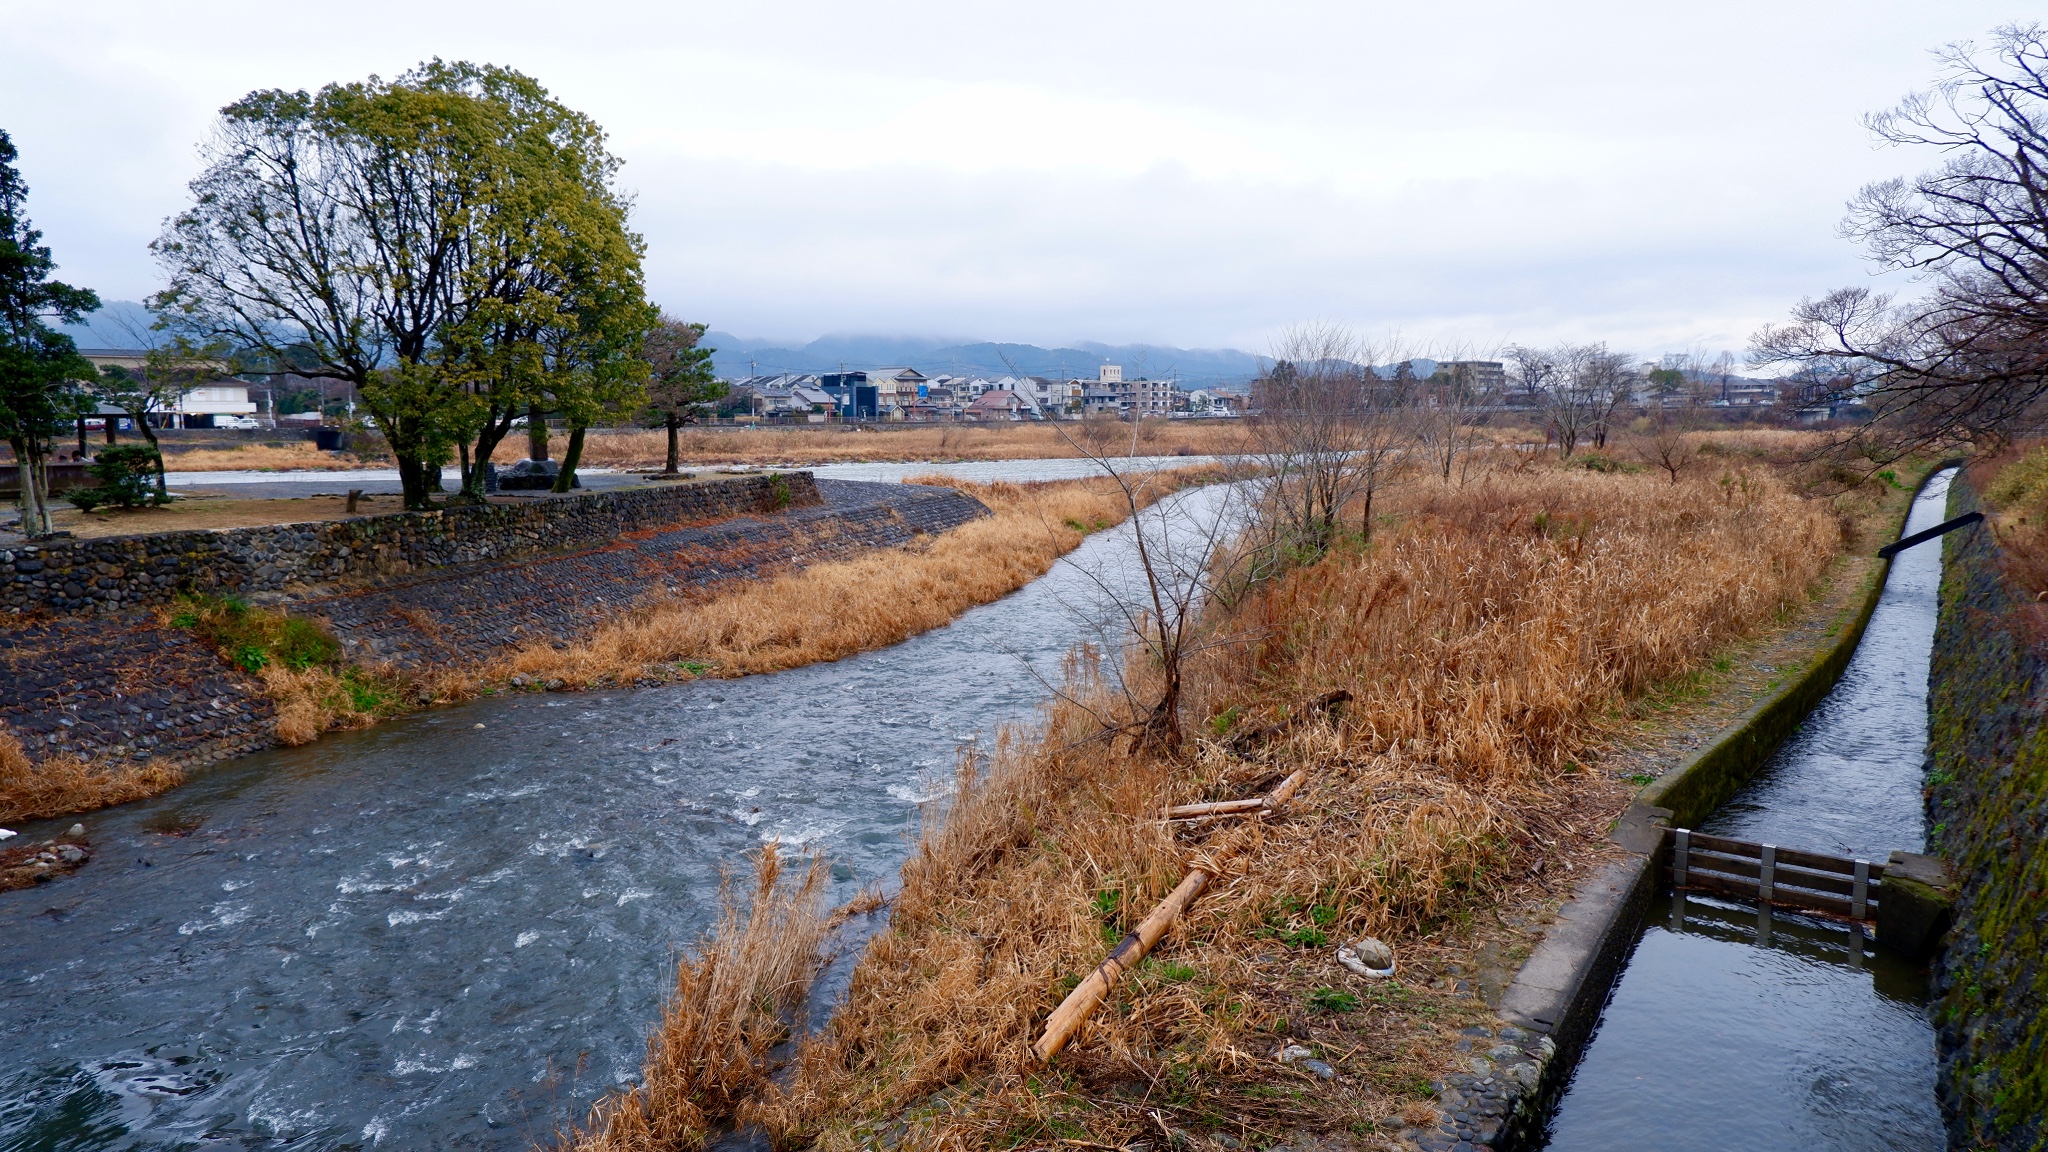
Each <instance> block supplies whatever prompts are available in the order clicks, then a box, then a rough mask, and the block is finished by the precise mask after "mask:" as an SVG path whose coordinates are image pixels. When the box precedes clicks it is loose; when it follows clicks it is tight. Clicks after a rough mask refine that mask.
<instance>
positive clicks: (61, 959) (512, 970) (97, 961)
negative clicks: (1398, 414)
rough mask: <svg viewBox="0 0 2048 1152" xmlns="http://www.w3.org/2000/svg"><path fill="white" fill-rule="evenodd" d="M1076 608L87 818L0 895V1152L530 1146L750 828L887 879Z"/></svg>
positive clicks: (1192, 497)
mask: <svg viewBox="0 0 2048 1152" xmlns="http://www.w3.org/2000/svg"><path fill="white" fill-rule="evenodd" d="M1029 476H1030V474H1029V473H1028V472H1027V473H1024V475H1021V476H1019V477H1018V478H1029ZM1180 499H1182V500H1185V501H1189V502H1191V507H1193V508H1194V509H1196V510H1199V509H1200V508H1201V507H1203V506H1204V504H1205V502H1220V500H1221V496H1220V494H1219V493H1218V492H1217V490H1212V489H1199V490H1195V491H1191V492H1189V493H1185V494H1183V496H1182V497H1181V498H1180ZM1129 546H1130V545H1129V534H1128V532H1127V531H1124V530H1111V531H1108V532H1104V533H1102V534H1100V535H1099V536H1097V537H1094V538H1092V539H1090V540H1089V541H1088V542H1086V543H1084V544H1083V545H1082V546H1081V549H1080V550H1078V551H1077V553H1076V554H1075V557H1074V559H1075V560H1077V561H1078V562H1080V563H1082V564H1085V565H1087V566H1089V567H1091V568H1094V569H1096V570H1111V571H1113V570H1115V569H1117V568H1118V566H1119V565H1120V564H1121V562H1122V558H1123V557H1124V556H1125V555H1127V554H1128V551H1129ZM1094 586H1095V585H1094V582H1093V581H1091V580H1090V579H1089V578H1088V577H1087V576H1086V575H1084V574H1083V572H1082V571H1081V570H1077V569H1076V568H1074V567H1070V566H1067V565H1062V566H1060V567H1057V568H1055V569H1054V571H1053V572H1052V573H1051V574H1050V575H1048V576H1046V577H1044V578H1042V579H1040V580H1039V581H1037V582H1036V583H1034V584H1032V585H1030V586H1029V587H1027V588H1025V589H1023V590H1022V591H1020V592H1018V593H1016V594H1014V595H1012V596H1010V597H1008V598H1007V599H1004V600H1002V601H999V602H997V603H994V604H991V605H987V606H985V607H982V608H979V609H975V610H973V611H971V612H968V613H967V614H965V615H963V616H962V617H961V618H960V619H959V620H957V621H956V622H954V623H953V624H952V625H950V626H948V627H946V628H943V629H939V630H936V631H933V632H929V633H926V634H925V635H922V636H919V637H916V638H914V639H912V640H910V641H907V642H905V643H903V644H900V645H898V646H896V647H894V648H889V649H885V650H881V651H876V652H872V653H868V654H865V655H862V656H856V657H852V658H850V659H847V660H842V661H839V662H837V663H833V664H822V665H814V666H811V667H808V668H800V669H795V670H793V671H789V672H783V673H778V674H774V675H764V676H755V677H749V678H746V679H742V680H731V681H705V682H699V683H694V684H688V685H679V686H671V687H663V688H653V689H644V690H634V691H615V692H591V693H581V694H560V695H555V694H550V695H539V696H522V697H519V698H517V699H505V698H496V699H489V700H483V701H478V702H475V703H472V704H468V705H463V706H459V707H454V708H446V709H439V710H436V711H433V712H430V713H425V714H422V715H418V716H414V717H411V718H408V719H404V720H401V721H398V722H395V723H392V724H388V725H385V726H383V727H380V728H376V729H372V730H369V731H366V732H358V733H351V734H344V735H339V736H333V737H328V738H325V739H322V740H321V741H319V742H317V743H315V744H312V745H309V746H307V747H303V748H297V749H280V750H275V751H270V752H265V753H261V754H258V755H254V756H248V757H243V758H241V759H238V760H235V761H232V762H230V763H227V764H224V765H221V766H219V767H217V768H214V769H211V770H208V771H205V772H201V773H198V774H197V775H196V776H195V778H194V779H193V780H192V781H191V782H190V783H188V784H186V785H185V786H184V787H182V788H179V789H177V790H176V791H174V792H172V793H170V794H168V795H166V796H164V797H161V798H159V799H157V800H154V801H148V802H143V803H138V804H132V805H128V806H125V807H122V808H118V809H113V810H110V811H107V812H103V813H99V814H95V815H91V816H88V817H86V818H85V820H86V823H87V825H88V827H89V829H90V831H91V836H92V839H93V841H94V843H95V844H96V845H97V846H98V848H99V853H98V855H97V856H96V857H95V859H94V861H93V862H92V863H91V864H90V865H89V866H87V867H86V868H85V869H83V870H82V871H80V872H78V873H77V874H76V875H74V876H71V877H67V878H65V879H63V880H60V881H58V882H56V883H53V884H50V885H46V886H41V887H38V888H34V889H28V890H24V891H20V892H14V893H0V1149H4V1150H17V1149H18V1150H27V1149H52V1148H63V1149H78V1150H83V1149H185V1148H197V1147H201V1146H206V1147H217V1146H227V1147H238V1148H282V1147H287V1146H289V1147H291V1148H307V1149H344V1148H366V1147H371V1146H377V1145H382V1146H385V1147H398V1148H427V1147H433V1148H492V1149H515V1148H519V1149H523V1148H528V1147H531V1146H533V1145H534V1144H535V1143H536V1142H545V1141H546V1140H547V1139H548V1137H549V1136H550V1135H551V1134H552V1133H554V1132H556V1131H558V1130H560V1129H561V1128H562V1127H563V1126H565V1125H567V1124H569V1123H572V1122H574V1121H576V1120H579V1119H581V1118H582V1117H583V1116H584V1115H585V1113H586V1111H587V1109H588V1107H589V1105H590V1103H591V1101H592V1100H594V1099H595V1098H596V1097H598V1096H599V1095H601V1094H602V1093H603V1092H604V1091H606V1090H607V1089H609V1088H611V1087H613V1086H615V1085H617V1084H620V1083H621V1082H624V1081H627V1080H630V1079H634V1078H636V1077H637V1074H638V1070H639V1067H640V1060H641V1056H642V1051H643V1039H644V1036H645V1034H646V1029H647V1028H648V1026H649V1025H650V1024H651V1023H652V1022H653V1021H654V1020H655V1018H656V1016H657V1014H658V1006H659V1002H660V998H661V995H662V993H663V991H664V989H665V987H666V983H667V981H668V979H669V977H670V975H671V973H672V971H673V960H674V957H675V955H676V954H677V952H678V951H679V950H680V949H682V948H684V947H687V946H688V945H690V944H691V943H692V942H694V941H696V940H698V939H699V938H701V936H702V935H703V933H704V932H705V930H706V929H707V928H708V926H709V924H710V922H711V919H712V917H713V915H714V913H715V910H716V903H717V895H718V890H719V879H720V875H721V872H722V870H725V869H729V868H735V867H739V868H743V867H744V865H745V859H746V854H747V853H748V852H749V851H750V850H751V849H754V848H757V847H758V846H759V845H760V844H761V843H762V842H763V841H766V840H769V839H771V838H773V839H779V840H780V841H781V842H783V843H784V844H803V845H807V846H811V847H815V848H818V849H820V850H822V851H824V852H825V853H826V854H827V855H828V856H829V857H830V858H831V859H832V860H834V861H835V862H836V864H835V867H834V887H833V892H832V897H833V899H834V900H835V901H843V900H845V899H848V898H850V897H851V896H853V895H854V894H855V893H856V892H857V891H858V890H859V889H860V888H861V887H862V886H864V885H867V884H870V883H875V882H882V881H887V880H888V879H889V878H891V877H893V876H894V874H895V871H896V869H897V867H898V865H899V864H900V863H901V861H902V859H903V858H904V856H905V854H906V851H907V849H908V847H909V842H910V837H911V836H912V835H913V834H914V833H915V831H916V829H917V825H918V819H919V812H920V805H921V804H922V803H924V802H926V801H927V800H929V799H930V798H932V797H934V796H936V795H937V794H938V789H939V788H940V787H941V785H942V782H943V781H944V780H945V779H946V778H947V777H948V776H949V775H950V773H951V771H952V768H953V765H954V763H955V756H956V751H957V749H958V747H959V746H960V744H961V743H962V742H963V741H967V740H971V739H975V738H976V737H977V736H979V737H982V738H986V737H987V736H989V735H991V734H992V733H993V731H994V729H995V727H996V726H997V725H999V724H1001V723H1002V722H1004V721H1008V720H1015V719H1019V718H1023V717H1026V716H1028V715H1029V714H1030V713H1031V711H1032V709H1033V708H1034V706H1035V705H1036V704H1037V703H1038V702H1039V701H1040V700H1041V699H1042V698H1044V696H1045V695H1046V688H1045V685H1044V682H1043V681H1041V680H1040V679H1039V678H1038V677H1040V676H1042V677H1044V678H1045V679H1046V680H1057V679H1058V677H1059V668H1060V663H1061V660H1062V658H1063V656H1064V654H1065V653H1066V652H1067V651H1068V650H1069V649H1070V648H1071V647H1072V646H1073V645H1074V644H1076V643H1077V642H1079V641H1082V640H1087V639H1093V638H1094V634H1093V629H1092V627H1091V625H1090V624H1089V622H1088V620H1087V618H1086V613H1085V612H1077V611H1076V610H1075V609H1076V608H1077V607H1084V606H1086V605H1087V604H1088V603H1090V600H1091V596H1090V591H1091V589H1092V588H1093V587H1094ZM69 822H70V821H68V820H66V821H59V822H54V824H46V825H42V826H31V827H27V828H23V829H22V831H24V832H26V833H29V834H31V835H35V834H43V833H46V832H47V831H48V829H49V828H51V827H59V828H61V827H62V826H63V825H64V824H68V823H69Z"/></svg>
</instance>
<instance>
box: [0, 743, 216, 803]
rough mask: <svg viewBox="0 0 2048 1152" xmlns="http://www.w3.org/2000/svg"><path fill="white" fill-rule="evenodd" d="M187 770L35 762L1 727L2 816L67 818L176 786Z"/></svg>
mask: <svg viewBox="0 0 2048 1152" xmlns="http://www.w3.org/2000/svg"><path fill="white" fill-rule="evenodd" d="M184 779H185V774H184V773H183V772H181V771H179V770H178V769H177V768H175V767H172V766H170V765H166V764H153V763H152V764H139V765H136V766H134V767H132V768H125V769H123V768H113V767H108V766H103V765H95V764H88V763H86V762H85V761H83V760H80V759H79V758H78V757H76V756H70V755H57V756H51V757H48V758H46V759H44V760H43V761H42V762H40V763H37V762H34V761H31V760H30V759H29V758H28V753H27V752H25V751H23V750H22V747H21V741H20V740H17V739H15V737H14V735H13V733H10V732H6V731H0V820H35V819H39V818H42V817H46V816H68V815H70V814H72V813H74V812H90V811H92V810H93V809H95V808H106V807H109V806H111V805H115V804H125V803H127V802H128V801H130V800H141V799H144V798H146V797H150V796H155V795H156V794H158V793H160V792H164V791H167V790H169V789H171V788H173V787H176V786H177V785H178V784H179V783H181V782H182V781H183V780H184Z"/></svg>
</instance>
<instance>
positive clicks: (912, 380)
mask: <svg viewBox="0 0 2048 1152" xmlns="http://www.w3.org/2000/svg"><path fill="white" fill-rule="evenodd" d="M868 382H869V383H871V384H873V385H874V386H875V405H876V408H877V410H878V413H879V418H880V419H883V420H904V419H908V418H909V415H910V406H911V405H912V404H915V403H917V401H918V400H919V399H921V398H922V395H923V393H922V392H921V389H923V388H925V387H927V386H928V385H929V384H930V383H931V381H930V380H929V378H927V377H926V376H925V374H924V373H922V372H919V371H918V370H917V369H915V368H870V369H868Z"/></svg>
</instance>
